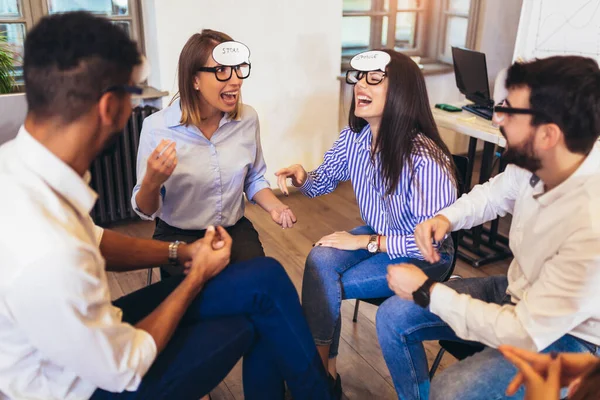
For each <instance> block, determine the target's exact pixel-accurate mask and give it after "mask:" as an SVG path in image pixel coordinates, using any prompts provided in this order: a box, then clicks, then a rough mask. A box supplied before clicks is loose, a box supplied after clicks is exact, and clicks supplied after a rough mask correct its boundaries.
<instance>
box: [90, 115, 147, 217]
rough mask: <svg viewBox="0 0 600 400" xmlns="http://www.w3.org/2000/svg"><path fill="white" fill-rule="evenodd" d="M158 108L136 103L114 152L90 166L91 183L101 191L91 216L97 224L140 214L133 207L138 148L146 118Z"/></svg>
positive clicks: (93, 187) (97, 191) (99, 158)
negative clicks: (132, 194) (132, 199)
mask: <svg viewBox="0 0 600 400" xmlns="http://www.w3.org/2000/svg"><path fill="white" fill-rule="evenodd" d="M156 111H158V109H157V108H155V107H151V106H145V107H136V108H134V109H133V112H132V113H131V118H129V121H128V122H127V124H126V125H125V128H124V129H123V134H122V135H121V138H120V140H119V143H118V144H117V149H116V151H115V152H114V154H111V155H107V156H103V157H98V158H97V159H96V160H95V161H94V162H93V163H92V166H91V168H90V172H91V174H92V181H91V183H90V186H91V187H92V189H94V190H95V191H96V193H98V201H97V202H96V205H95V206H94V208H93V209H92V212H91V216H92V219H93V220H94V222H95V223H96V224H97V225H100V226H105V225H108V224H112V223H114V222H120V221H127V220H132V219H135V218H136V217H137V214H136V213H135V212H134V211H133V208H132V207H131V193H132V191H133V187H134V186H135V183H136V180H137V177H136V172H135V169H136V168H135V167H136V159H137V151H138V145H139V140H140V133H141V131H142V122H143V121H144V119H145V118H146V117H147V116H148V115H150V114H152V113H154V112H156Z"/></svg>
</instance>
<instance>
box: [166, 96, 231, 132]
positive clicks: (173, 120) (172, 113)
mask: <svg viewBox="0 0 600 400" xmlns="http://www.w3.org/2000/svg"><path fill="white" fill-rule="evenodd" d="M240 114H241V113H240ZM241 120H242V116H241V115H238V117H237V118H235V119H233V118H231V117H230V116H229V114H227V113H225V115H223V118H221V120H220V121H219V128H220V127H222V126H223V125H225V124H226V123H228V122H231V121H241ZM165 122H166V124H167V126H168V127H169V128H175V127H176V126H180V125H181V98H178V99H176V100H175V101H173V104H171V105H170V106H169V107H167V109H166V110H165Z"/></svg>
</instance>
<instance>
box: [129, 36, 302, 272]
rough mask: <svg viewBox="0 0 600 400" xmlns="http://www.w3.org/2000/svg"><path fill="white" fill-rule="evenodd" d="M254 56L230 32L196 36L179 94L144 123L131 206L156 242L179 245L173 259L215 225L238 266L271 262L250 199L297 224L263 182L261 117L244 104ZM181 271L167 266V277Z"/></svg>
mask: <svg viewBox="0 0 600 400" xmlns="http://www.w3.org/2000/svg"><path fill="white" fill-rule="evenodd" d="M249 55H250V51H249V50H248V48H247V47H246V46H245V45H243V44H241V43H239V42H234V41H233V40H232V38H231V37H229V36H228V35H226V34H224V33H221V32H217V31H212V30H209V29H205V30H203V31H202V32H201V33H196V34H194V35H192V36H191V37H190V39H189V40H188V41H187V43H186V44H185V46H184V47H183V50H182V51H181V54H180V56H179V66H178V69H179V70H178V75H179V93H178V94H177V95H176V96H175V98H174V99H173V101H172V102H171V104H170V105H169V106H168V107H167V108H165V109H164V110H161V111H159V112H157V113H155V114H153V115H151V116H150V117H148V118H146V120H145V121H144V126H143V128H142V134H141V137H140V147H139V150H138V157H137V176H138V181H137V185H136V186H135V188H134V189H133V194H132V197H131V202H132V204H133V208H134V209H135V210H136V212H137V214H138V215H139V216H140V217H141V218H142V219H146V220H154V219H156V220H157V224H156V230H155V232H154V238H155V239H158V240H162V241H170V242H172V248H173V254H174V257H173V258H174V259H176V258H177V254H176V253H177V246H178V243H179V242H180V241H181V242H186V243H189V242H193V241H195V240H197V239H199V238H201V237H203V236H204V234H205V229H206V228H207V227H208V226H210V225H217V226H223V227H225V228H226V229H227V231H228V232H229V234H230V235H231V237H232V238H233V249H232V254H231V262H232V263H234V262H237V261H244V260H249V259H252V258H255V257H261V256H264V251H263V248H262V245H261V243H260V240H259V238H258V233H257V232H256V230H255V229H254V227H253V226H252V223H251V222H250V221H249V220H248V219H246V218H245V217H244V194H245V195H246V197H247V198H248V199H249V200H251V201H254V202H256V203H258V205H260V206H261V207H262V208H263V209H264V210H265V211H267V212H268V213H269V214H270V215H271V218H272V219H273V221H274V222H276V223H278V224H279V225H281V226H282V227H283V228H291V227H292V226H293V224H294V223H295V222H296V217H295V216H294V214H293V213H292V211H291V210H290V209H289V207H287V206H286V205H285V204H283V203H282V202H281V201H280V200H279V199H278V198H277V197H275V195H274V194H273V191H272V190H271V189H270V185H269V183H268V182H267V180H266V179H265V178H264V173H265V171H266V168H267V167H266V164H265V161H264V159H263V154H262V148H261V144H260V129H259V123H258V116H257V114H256V111H254V109H253V108H252V107H250V106H248V105H245V104H243V103H242V95H241V88H242V84H243V81H244V79H246V78H248V76H249V75H250V60H249ZM182 271H183V266H179V265H174V266H165V267H163V268H161V274H162V275H163V276H165V275H168V274H180V273H181V272H182ZM165 272H167V273H165Z"/></svg>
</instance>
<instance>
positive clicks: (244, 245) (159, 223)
mask: <svg viewBox="0 0 600 400" xmlns="http://www.w3.org/2000/svg"><path fill="white" fill-rule="evenodd" d="M225 229H226V230H227V233H229V235H230V236H231V238H232V239H233V245H232V248H231V263H232V264H235V263H237V262H241V261H246V260H252V259H253V258H256V257H264V256H265V251H264V250H263V248H262V244H261V243H260V240H259V239H258V232H256V229H254V226H253V225H252V222H250V220H248V219H247V218H246V217H242V218H241V219H240V220H239V221H238V222H237V223H236V224H235V225H233V226H230V227H228V228H225ZM205 233H206V230H205V229H202V230H185V229H179V228H176V227H174V226H171V225H169V224H167V223H166V222H165V221H163V220H160V219H157V220H156V229H155V230H154V235H153V236H152V238H153V239H156V240H161V241H163V242H174V241H176V240H179V241H182V242H185V243H192V242H195V241H196V240H198V239H201V238H203V237H204V234H205ZM181 274H183V267H180V266H173V265H163V266H161V267H160V277H161V278H162V279H166V278H168V277H170V276H176V275H181Z"/></svg>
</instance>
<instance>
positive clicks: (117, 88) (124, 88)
mask: <svg viewBox="0 0 600 400" xmlns="http://www.w3.org/2000/svg"><path fill="white" fill-rule="evenodd" d="M143 91H144V89H142V88H141V87H139V86H132V85H113V86H109V87H107V88H106V89H104V90H103V91H102V93H101V94H100V97H102V95H104V94H105V93H108V92H124V93H131V94H142V92H143Z"/></svg>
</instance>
